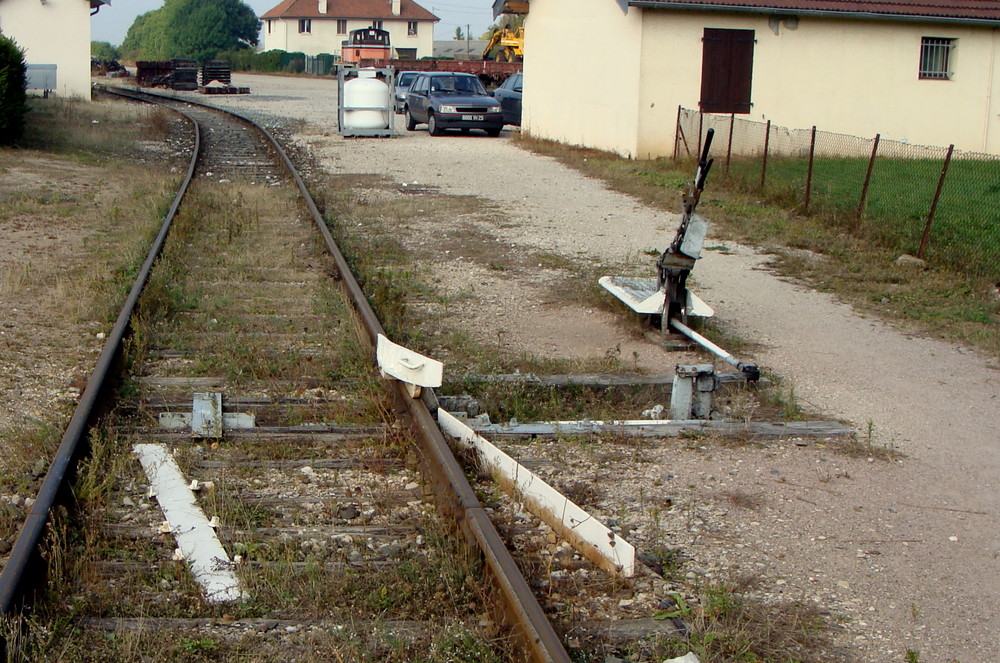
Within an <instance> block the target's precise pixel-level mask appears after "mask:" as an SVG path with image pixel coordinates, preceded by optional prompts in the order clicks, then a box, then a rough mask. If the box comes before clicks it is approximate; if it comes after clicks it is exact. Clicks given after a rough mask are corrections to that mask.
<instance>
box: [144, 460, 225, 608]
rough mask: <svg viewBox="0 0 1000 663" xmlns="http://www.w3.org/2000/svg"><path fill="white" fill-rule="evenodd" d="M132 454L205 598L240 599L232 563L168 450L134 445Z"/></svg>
mask: <svg viewBox="0 0 1000 663" xmlns="http://www.w3.org/2000/svg"><path fill="white" fill-rule="evenodd" d="M132 451H134V452H135V454H136V455H137V456H138V457H139V462H140V463H142V469H144V470H145V471H146V476H148V477H149V483H150V487H151V492H152V491H153V490H155V492H156V499H157V501H158V502H159V503H160V509H161V510H162V511H163V515H164V517H165V518H166V519H167V523H168V524H169V525H170V531H171V532H172V533H173V535H174V538H175V539H177V550H178V551H179V552H180V554H181V555H182V556H183V559H186V560H187V562H188V565H189V566H190V567H191V573H193V574H194V577H195V580H196V581H197V582H198V584H199V585H201V587H202V589H203V590H204V591H205V598H206V599H208V600H209V601H213V602H217V603H222V602H225V601H236V600H239V599H240V598H242V596H243V593H242V592H241V591H240V588H239V584H238V581H237V579H236V574H235V573H233V563H232V562H231V561H230V560H229V555H227V554H226V551H225V549H224V548H223V547H222V544H221V543H220V542H219V538H218V537H217V536H216V535H215V530H214V529H213V528H212V526H211V523H210V522H209V520H208V518H206V517H205V513H204V512H203V511H202V510H201V507H200V506H198V503H197V501H196V500H195V498H194V493H192V492H191V490H190V489H189V488H188V482H187V481H186V480H185V479H184V475H183V474H181V469H180V468H179V467H178V466H177V462H176V461H175V460H174V458H173V456H171V455H170V453H169V452H168V451H167V447H166V446H165V445H162V444H136V445H134V446H133V447H132Z"/></svg>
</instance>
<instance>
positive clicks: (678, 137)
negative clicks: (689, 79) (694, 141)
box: [674, 104, 684, 161]
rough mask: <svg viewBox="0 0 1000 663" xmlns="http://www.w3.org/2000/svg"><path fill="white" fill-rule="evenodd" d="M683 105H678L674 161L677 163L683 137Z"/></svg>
mask: <svg viewBox="0 0 1000 663" xmlns="http://www.w3.org/2000/svg"><path fill="white" fill-rule="evenodd" d="M683 135H684V134H683V133H682V132H681V105H680V104H677V123H676V124H674V161H677V150H678V148H680V142H681V136H683Z"/></svg>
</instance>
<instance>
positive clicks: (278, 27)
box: [0, 0, 440, 58]
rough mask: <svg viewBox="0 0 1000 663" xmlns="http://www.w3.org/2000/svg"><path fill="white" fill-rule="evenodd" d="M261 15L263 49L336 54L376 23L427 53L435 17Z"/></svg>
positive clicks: (309, 4)
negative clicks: (357, 33) (354, 33)
mask: <svg viewBox="0 0 1000 663" xmlns="http://www.w3.org/2000/svg"><path fill="white" fill-rule="evenodd" d="M0 1H3V0H0ZM261 19H262V20H263V21H264V25H263V28H262V33H263V37H264V50H265V51H269V50H274V49H280V50H282V51H289V52H301V53H305V54H306V55H319V54H320V53H331V54H333V55H336V56H340V54H341V53H340V49H341V43H342V42H343V41H344V40H346V39H347V36H348V34H349V33H350V31H351V30H357V29H361V28H368V27H376V28H380V29H382V30H387V31H388V32H389V40H390V44H391V46H392V48H393V51H394V55H395V56H396V57H399V58H422V57H430V56H431V55H432V54H433V49H434V23H436V22H437V21H438V20H440V19H438V17H437V16H435V15H434V14H432V13H431V12H429V11H427V10H426V9H424V8H423V7H421V6H420V5H418V4H417V3H416V2H413V0H284V2H282V3H281V4H279V5H278V6H276V7H274V8H273V9H271V10H269V11H268V12H266V13H265V14H264V15H263V16H261Z"/></svg>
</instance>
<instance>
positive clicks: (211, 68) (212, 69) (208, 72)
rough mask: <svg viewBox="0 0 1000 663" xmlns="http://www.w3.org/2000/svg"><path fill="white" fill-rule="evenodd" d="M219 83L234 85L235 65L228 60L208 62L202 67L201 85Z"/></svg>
mask: <svg viewBox="0 0 1000 663" xmlns="http://www.w3.org/2000/svg"><path fill="white" fill-rule="evenodd" d="M212 81H218V82H220V83H222V84H223V85H226V86H229V85H232V81H233V63H232V62H228V61H226V60H208V61H207V62H205V63H204V64H202V65H201V84H202V85H203V86H205V85H208V84H209V83H211V82H212Z"/></svg>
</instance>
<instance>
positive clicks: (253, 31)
mask: <svg viewBox="0 0 1000 663" xmlns="http://www.w3.org/2000/svg"><path fill="white" fill-rule="evenodd" d="M259 29H260V21H259V20H258V19H257V15H256V14H255V13H254V11H253V9H251V8H250V7H249V6H248V5H247V4H246V3H244V2H242V0H166V2H165V3H164V5H163V7H161V8H160V9H156V10H153V11H151V12H147V13H145V14H143V15H141V16H139V17H137V18H136V20H135V22H134V23H133V24H132V27H130V28H129V31H128V34H127V35H125V40H124V41H123V42H122V52H123V53H125V54H126V56H128V57H129V58H131V59H136V60H166V59H170V58H190V59H192V60H198V61H204V60H210V59H212V58H214V57H216V55H217V54H218V53H219V52H220V51H227V50H236V49H241V48H249V47H251V46H256V45H257V32H258V30H259Z"/></svg>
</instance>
